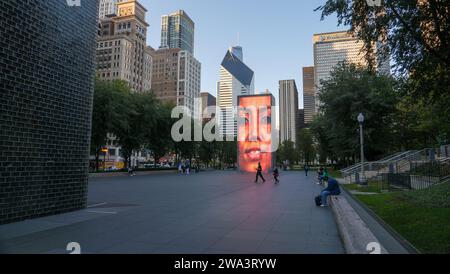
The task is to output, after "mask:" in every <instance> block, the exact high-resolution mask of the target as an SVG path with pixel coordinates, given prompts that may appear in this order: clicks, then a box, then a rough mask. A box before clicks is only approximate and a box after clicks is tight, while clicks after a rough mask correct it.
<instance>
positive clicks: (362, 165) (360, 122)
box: [358, 113, 367, 185]
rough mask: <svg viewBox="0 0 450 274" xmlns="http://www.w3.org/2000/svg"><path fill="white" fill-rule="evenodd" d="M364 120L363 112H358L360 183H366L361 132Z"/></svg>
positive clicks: (362, 135) (362, 133) (362, 134)
mask: <svg viewBox="0 0 450 274" xmlns="http://www.w3.org/2000/svg"><path fill="white" fill-rule="evenodd" d="M364 120H365V117H364V114H362V113H360V114H359V115H358V122H359V135H360V142H361V176H360V179H359V184H360V185H367V181H366V176H365V173H364V132H363V124H364Z"/></svg>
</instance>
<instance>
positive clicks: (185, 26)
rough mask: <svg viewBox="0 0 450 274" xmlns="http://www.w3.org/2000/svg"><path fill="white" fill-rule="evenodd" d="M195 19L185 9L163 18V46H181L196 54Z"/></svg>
mask: <svg viewBox="0 0 450 274" xmlns="http://www.w3.org/2000/svg"><path fill="white" fill-rule="evenodd" d="M194 32H195V24H194V21H192V19H191V18H190V17H189V16H188V15H187V13H186V12H185V11H183V10H179V11H177V12H175V13H172V14H169V15H164V16H162V18H161V48H180V49H182V50H185V51H188V52H189V53H190V54H192V55H193V54H194Z"/></svg>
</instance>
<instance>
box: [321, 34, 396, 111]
mask: <svg viewBox="0 0 450 274" xmlns="http://www.w3.org/2000/svg"><path fill="white" fill-rule="evenodd" d="M313 40H314V81H315V101H316V112H317V111H318V108H319V105H320V102H319V98H318V92H319V90H320V88H321V87H322V85H321V81H324V80H327V79H329V77H330V74H331V72H332V71H333V69H334V68H335V67H336V65H337V64H338V63H339V62H342V61H347V62H348V63H353V64H356V65H360V66H367V60H366V59H365V53H364V51H363V49H364V42H363V41H362V40H358V38H357V37H355V36H354V35H353V34H352V33H351V32H348V31H340V32H330V33H321V34H314V38H313ZM378 47H379V44H374V47H373V48H374V51H375V53H374V54H375V56H376V59H377V60H376V61H377V62H376V63H377V70H378V71H379V73H381V74H389V68H390V67H389V58H387V57H385V56H383V55H381V54H377V49H378Z"/></svg>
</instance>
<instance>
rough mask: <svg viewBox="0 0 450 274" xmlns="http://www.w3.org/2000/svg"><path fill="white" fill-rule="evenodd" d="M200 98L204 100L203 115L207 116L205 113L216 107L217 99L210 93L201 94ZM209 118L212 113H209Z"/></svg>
mask: <svg viewBox="0 0 450 274" xmlns="http://www.w3.org/2000/svg"><path fill="white" fill-rule="evenodd" d="M200 97H201V98H202V107H201V109H200V110H201V113H202V114H205V111H206V110H207V108H209V107H214V108H215V107H216V105H217V99H216V97H215V96H214V95H212V94H211V93H208V92H202V93H200ZM206 114H208V116H211V114H212V113H210V112H207V113H206Z"/></svg>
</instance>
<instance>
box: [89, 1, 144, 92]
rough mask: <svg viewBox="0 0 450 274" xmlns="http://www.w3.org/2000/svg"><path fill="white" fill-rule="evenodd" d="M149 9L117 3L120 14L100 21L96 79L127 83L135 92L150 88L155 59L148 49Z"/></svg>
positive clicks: (132, 2)
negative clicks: (153, 59)
mask: <svg viewBox="0 0 450 274" xmlns="http://www.w3.org/2000/svg"><path fill="white" fill-rule="evenodd" d="M146 12H147V10H146V9H145V8H144V6H142V5H141V4H140V3H139V2H138V1H135V0H128V1H121V2H118V3H117V15H115V16H112V17H106V18H104V19H102V20H101V21H100V30H99V37H98V43H97V77H98V78H99V79H102V80H125V81H127V82H128V83H129V85H130V88H131V89H132V90H133V91H135V92H146V91H149V90H150V89H151V76H152V72H151V70H152V57H151V54H150V53H151V49H150V48H149V47H148V46H147V44H146V40H147V28H148V26H149V25H148V24H147V22H146V21H145V14H146Z"/></svg>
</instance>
